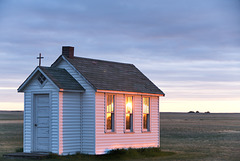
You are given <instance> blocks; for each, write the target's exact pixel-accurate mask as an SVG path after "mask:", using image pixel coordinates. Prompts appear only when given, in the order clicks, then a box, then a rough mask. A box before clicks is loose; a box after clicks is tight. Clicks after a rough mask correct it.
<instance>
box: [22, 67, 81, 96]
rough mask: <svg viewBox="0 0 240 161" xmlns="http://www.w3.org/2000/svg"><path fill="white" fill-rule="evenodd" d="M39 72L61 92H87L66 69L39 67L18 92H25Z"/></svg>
mask: <svg viewBox="0 0 240 161" xmlns="http://www.w3.org/2000/svg"><path fill="white" fill-rule="evenodd" d="M38 71H39V72H41V73H42V74H44V76H46V77H47V79H49V80H50V81H52V82H53V84H54V85H55V86H56V87H57V88H58V89H59V90H78V91H84V90H85V89H84V88H83V87H82V86H81V85H80V84H79V83H78V82H77V81H76V80H75V79H74V78H73V77H72V76H71V75H70V74H69V73H68V72H67V71H66V70H65V69H61V68H53V67H42V66H38V67H37V68H36V69H35V70H34V71H33V72H32V73H31V74H30V76H29V77H28V78H27V79H26V80H25V81H24V82H23V83H22V85H21V86H20V87H19V88H18V92H23V91H24V88H25V86H26V85H27V84H28V83H29V82H30V80H32V79H33V77H34V76H35V75H36V73H37V72H38Z"/></svg>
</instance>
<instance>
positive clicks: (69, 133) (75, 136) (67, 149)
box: [59, 92, 82, 155]
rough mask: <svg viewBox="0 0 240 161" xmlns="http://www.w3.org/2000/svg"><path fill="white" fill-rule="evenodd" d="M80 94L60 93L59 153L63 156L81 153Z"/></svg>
mask: <svg viewBox="0 0 240 161" xmlns="http://www.w3.org/2000/svg"><path fill="white" fill-rule="evenodd" d="M80 105H81V104H80V93H75V92H74V93H71V92H60V93H59V131H60V133H59V136H60V137H59V139H60V140H59V151H60V154H62V155H67V154H75V153H76V152H80V150H81V149H80V145H81V141H82V140H81V139H80V108H81V107H80Z"/></svg>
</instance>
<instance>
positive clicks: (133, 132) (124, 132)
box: [124, 131, 135, 134]
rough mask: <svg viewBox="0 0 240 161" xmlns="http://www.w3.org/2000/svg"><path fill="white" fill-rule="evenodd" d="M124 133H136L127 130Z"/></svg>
mask: <svg viewBox="0 0 240 161" xmlns="http://www.w3.org/2000/svg"><path fill="white" fill-rule="evenodd" d="M124 133H125V134H135V132H134V131H125V132H124Z"/></svg>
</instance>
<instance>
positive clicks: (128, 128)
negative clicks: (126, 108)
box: [126, 114, 131, 130]
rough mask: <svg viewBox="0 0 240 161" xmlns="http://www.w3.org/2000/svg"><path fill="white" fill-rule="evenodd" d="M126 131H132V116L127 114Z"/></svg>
mask: <svg viewBox="0 0 240 161" xmlns="http://www.w3.org/2000/svg"><path fill="white" fill-rule="evenodd" d="M126 129H127V130H130V129H131V117H130V114H126Z"/></svg>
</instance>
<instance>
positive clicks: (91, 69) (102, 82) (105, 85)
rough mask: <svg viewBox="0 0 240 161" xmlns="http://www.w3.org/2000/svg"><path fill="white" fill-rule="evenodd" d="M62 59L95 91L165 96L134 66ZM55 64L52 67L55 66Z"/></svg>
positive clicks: (75, 58)
mask: <svg viewBox="0 0 240 161" xmlns="http://www.w3.org/2000/svg"><path fill="white" fill-rule="evenodd" d="M60 58H61V57H60ZM60 58H59V59H60ZM62 58H63V59H65V60H67V61H68V62H69V63H70V64H71V65H72V66H73V67H74V68H75V69H76V70H77V71H78V72H79V73H80V74H82V76H83V77H85V79H86V80H87V81H88V82H89V83H90V84H91V85H92V86H93V87H94V88H95V90H111V91H125V92H139V93H151V94H160V95H163V96H164V93H163V92H162V91H161V90H160V89H159V88H158V87H157V86H156V85H155V84H153V83H152V82H151V81H150V80H149V79H148V78H147V77H146V76H145V75H144V74H143V73H142V72H141V71H140V70H138V69H137V68H136V67H135V66H134V65H133V64H126V63H118V62H112V61H103V60H97V59H89V58H82V57H75V56H74V57H73V58H68V57H65V56H62ZM57 61H58V60H57ZM57 61H56V62H55V63H57ZM55 63H53V65H52V66H55Z"/></svg>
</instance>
